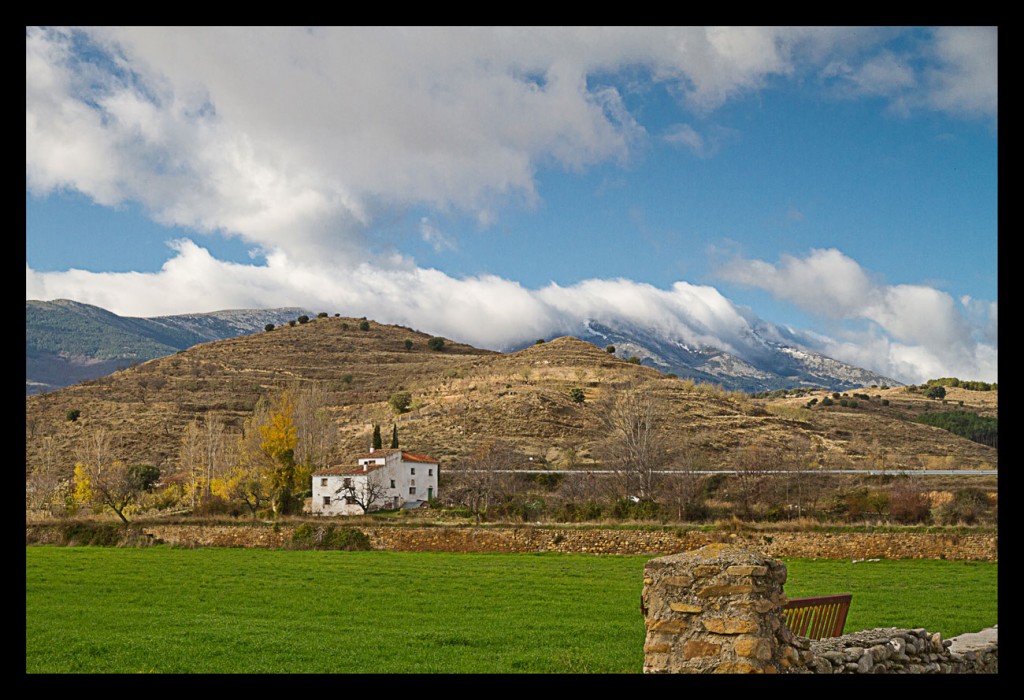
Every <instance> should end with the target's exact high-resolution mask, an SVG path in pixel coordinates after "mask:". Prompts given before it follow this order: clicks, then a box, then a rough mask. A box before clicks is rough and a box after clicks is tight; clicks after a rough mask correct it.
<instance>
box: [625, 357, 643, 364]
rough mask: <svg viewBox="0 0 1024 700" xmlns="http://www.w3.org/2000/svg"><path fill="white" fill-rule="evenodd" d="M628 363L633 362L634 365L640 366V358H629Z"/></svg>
mask: <svg viewBox="0 0 1024 700" xmlns="http://www.w3.org/2000/svg"><path fill="white" fill-rule="evenodd" d="M627 362H632V363H633V364H634V365H638V364H640V358H639V357H637V356H636V355H633V357H631V358H629V360H627Z"/></svg>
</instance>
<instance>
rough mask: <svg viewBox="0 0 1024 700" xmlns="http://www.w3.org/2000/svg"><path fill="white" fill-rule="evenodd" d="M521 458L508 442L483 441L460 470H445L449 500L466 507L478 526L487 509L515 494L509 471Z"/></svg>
mask: <svg viewBox="0 0 1024 700" xmlns="http://www.w3.org/2000/svg"><path fill="white" fill-rule="evenodd" d="M524 461H525V459H524V458H523V455H522V454H521V453H520V452H519V451H518V450H516V449H515V448H514V447H512V446H511V445H509V444H508V443H506V442H504V441H501V440H496V439H488V440H485V441H483V442H481V443H480V444H479V445H477V447H476V448H475V449H474V450H473V452H472V453H470V455H469V458H468V459H467V460H466V461H465V463H464V466H463V468H462V469H450V470H448V471H447V473H446V478H447V481H446V484H445V492H446V493H447V494H448V498H449V499H450V501H451V502H453V503H456V504H457V505H461V506H464V507H465V508H468V509H469V510H470V512H471V513H472V514H473V517H474V518H475V520H476V523H477V525H479V524H480V519H481V515H484V514H486V513H487V510H488V508H490V507H491V506H493V505H495V504H496V503H499V502H501V501H505V500H508V499H509V498H511V497H512V495H514V493H515V491H516V481H515V478H514V477H515V474H513V473H511V472H512V471H513V470H515V469H516V468H518V467H521V466H522V464H523V462H524Z"/></svg>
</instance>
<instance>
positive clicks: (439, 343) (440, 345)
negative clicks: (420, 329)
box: [427, 337, 444, 352]
mask: <svg viewBox="0 0 1024 700" xmlns="http://www.w3.org/2000/svg"><path fill="white" fill-rule="evenodd" d="M427 347H428V348H430V349H431V350H433V351H434V352H441V350H442V349H444V338H437V337H434V338H431V339H430V340H428V341H427Z"/></svg>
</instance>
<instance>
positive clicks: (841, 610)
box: [782, 593, 853, 639]
mask: <svg viewBox="0 0 1024 700" xmlns="http://www.w3.org/2000/svg"><path fill="white" fill-rule="evenodd" d="M851 600H853V594H852V593H842V594H839V595H819V596H814V597H811V598H790V599H789V601H788V602H787V603H786V604H785V606H783V613H782V614H783V619H784V620H785V622H786V627H788V628H789V631H790V632H792V633H793V634H795V635H797V636H799V637H807V638H808V639H823V638H825V637H839V636H842V634H843V627H844V626H845V625H846V613H847V612H849V610H850V601H851Z"/></svg>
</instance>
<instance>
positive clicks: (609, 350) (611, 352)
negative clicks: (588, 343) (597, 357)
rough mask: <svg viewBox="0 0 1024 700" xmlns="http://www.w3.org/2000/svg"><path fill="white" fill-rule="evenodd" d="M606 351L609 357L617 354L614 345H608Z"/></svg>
mask: <svg viewBox="0 0 1024 700" xmlns="http://www.w3.org/2000/svg"><path fill="white" fill-rule="evenodd" d="M604 351H605V352H606V353H608V354H609V355H614V354H615V346H614V345H606V346H605V347H604Z"/></svg>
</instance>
